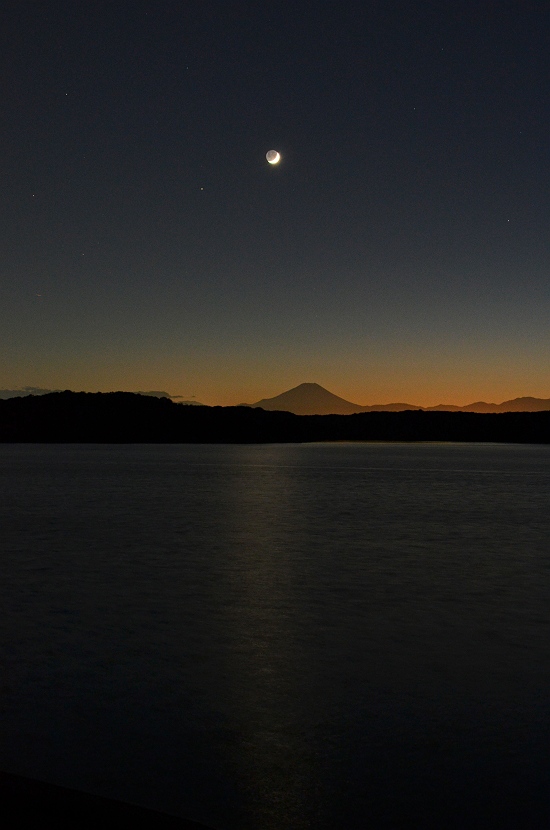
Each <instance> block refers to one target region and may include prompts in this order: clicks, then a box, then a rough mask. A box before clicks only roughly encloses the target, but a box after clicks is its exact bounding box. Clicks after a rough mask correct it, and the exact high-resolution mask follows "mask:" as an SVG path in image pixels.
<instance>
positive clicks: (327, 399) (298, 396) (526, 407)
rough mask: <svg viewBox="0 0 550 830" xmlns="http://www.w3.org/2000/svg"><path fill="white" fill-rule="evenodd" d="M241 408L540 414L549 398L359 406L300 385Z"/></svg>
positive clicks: (301, 412) (306, 411)
mask: <svg viewBox="0 0 550 830" xmlns="http://www.w3.org/2000/svg"><path fill="white" fill-rule="evenodd" d="M241 406H251V407H261V408H262V409H267V410H269V411H274V410H279V411H282V412H293V413H294V414H295V415H353V414H355V413H358V412H405V411H408V410H419V409H421V410H423V411H424V412H543V411H546V410H550V398H530V397H524V398H514V399H513V400H510V401H504V402H503V403H486V402H485V401H477V402H476V403H471V404H467V405H466V406H454V405H452V404H438V405H437V406H418V405H417V404H411V403H387V404H373V405H371V406H361V405H360V404H356V403H352V402H351V401H346V400H345V399H344V398H340V397H338V395H334V394H333V393H332V392H329V391H328V389H325V388H324V387H323V386H320V385H319V384H318V383H300V384H299V385H298V386H295V387H293V388H292V389H289V390H288V391H287V392H282V393H281V394H280V395H276V396H275V397H273V398H263V399H262V400H261V401H257V402H256V403H252V404H241Z"/></svg>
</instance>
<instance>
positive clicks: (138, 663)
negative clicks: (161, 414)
mask: <svg viewBox="0 0 550 830" xmlns="http://www.w3.org/2000/svg"><path fill="white" fill-rule="evenodd" d="M0 546H1V555H0V594H1V608H2V611H1V636H0V657H1V665H2V682H1V689H0V704H1V709H0V766H1V767H2V768H4V769H6V770H8V771H11V772H15V773H20V774H23V775H30V776H33V777H37V778H43V779H45V780H49V781H52V782H54V783H59V784H64V785H66V786H72V787H76V788H79V789H86V790H89V791H92V792H97V793H100V794H103V795H108V796H113V797H116V798H121V799H124V800H128V801H134V802H137V803H140V804H144V805H146V806H150V807H154V808H157V809H163V810H166V811H168V812H173V813H175V814H178V815H182V816H186V817H188V818H194V819H196V820H199V821H203V822H205V823H206V824H210V825H211V826H212V827H214V828H219V830H285V828H319V830H335V828H354V829H355V828H365V827H368V826H373V827H426V826H432V825H437V826H439V827H504V826H505V827H531V828H536V827H546V826H548V823H549V821H550V811H549V807H550V797H549V793H550V728H549V724H550V703H549V690H550V682H549V681H550V625H549V623H550V447H547V446H518V445H473V444H468V445H458V444H456V445H453V444H440V445H438V444H416V445H414V444H412V445H405V444H316V445H261V446H212V445H202V446H191V445H177V446H174V445H170V446H168V445H162V446H157V445H140V446H115V445H113V446H107V445H0Z"/></svg>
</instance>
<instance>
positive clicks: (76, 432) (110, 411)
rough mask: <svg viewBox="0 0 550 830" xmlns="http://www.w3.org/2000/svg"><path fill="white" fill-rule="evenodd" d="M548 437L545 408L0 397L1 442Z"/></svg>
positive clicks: (95, 395) (86, 395)
mask: <svg viewBox="0 0 550 830" xmlns="http://www.w3.org/2000/svg"><path fill="white" fill-rule="evenodd" d="M316 441H407V442H408V441H455V442H456V441H458V442H466V441H474V442H478V441H482V442H495V443H502V442H504V443H531V444H547V443H550V411H549V410H546V411H541V412H496V413H492V412H490V413H479V412H427V411H425V410H406V411H404V412H388V411H385V412H360V413H354V414H351V415H294V414H293V413H291V412H281V411H277V410H273V411H271V410H264V409H261V408H251V407H246V406H240V407H239V406H237V407H221V406H214V407H210V406H186V405H182V404H178V403H174V402H173V401H171V400H170V399H168V398H155V397H150V396H143V395H137V394H135V393H132V392H54V393H51V394H48V395H40V396H32V395H31V396H29V397H26V398H9V399H8V400H0V442H3V443H8V442H9V443H20V442H25V443H26V442H32V443H107V444H108V443H126V444H128V443H209V444H210V443H224V444H225V443H238V444H242V443H247V444H257V443H304V442H316Z"/></svg>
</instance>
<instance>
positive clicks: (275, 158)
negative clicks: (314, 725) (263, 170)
mask: <svg viewBox="0 0 550 830" xmlns="http://www.w3.org/2000/svg"><path fill="white" fill-rule="evenodd" d="M265 157H266V159H267V160H268V162H269V163H270V164H279V162H280V161H281V154H280V153H278V152H277V150H268V151H267V153H266V154H265Z"/></svg>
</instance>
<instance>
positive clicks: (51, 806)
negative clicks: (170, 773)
mask: <svg viewBox="0 0 550 830" xmlns="http://www.w3.org/2000/svg"><path fill="white" fill-rule="evenodd" d="M0 800H1V803H2V826H3V827H5V828H12V827H13V828H15V827H21V828H22V827H55V828H57V830H62V828H67V830H69V828H71V830H74V828H90V830H91V828H94V830H95V828H97V827H118V826H122V827H130V826H135V827H151V828H153V827H154V828H165V827H166V828H173V829H174V830H208V828H206V827H205V826H204V824H197V822H195V821H186V820H185V819H181V818H177V817H176V816H170V815H167V814H166V813H158V812H157V811H156V810H148V809H146V808H144V807H137V806H135V805H133V804H124V803H123V802H120V801H114V800H112V799H110V798H101V797H100V796H97V795H90V794H89V793H82V792H78V791H77V790H69V789H66V788H65V787H56V786H54V785H53V784H46V783H45V782H43V781H34V780H32V779H30V778H23V777H21V776H19V775H10V774H9V773H6V772H0Z"/></svg>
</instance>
